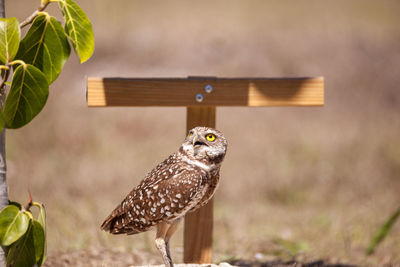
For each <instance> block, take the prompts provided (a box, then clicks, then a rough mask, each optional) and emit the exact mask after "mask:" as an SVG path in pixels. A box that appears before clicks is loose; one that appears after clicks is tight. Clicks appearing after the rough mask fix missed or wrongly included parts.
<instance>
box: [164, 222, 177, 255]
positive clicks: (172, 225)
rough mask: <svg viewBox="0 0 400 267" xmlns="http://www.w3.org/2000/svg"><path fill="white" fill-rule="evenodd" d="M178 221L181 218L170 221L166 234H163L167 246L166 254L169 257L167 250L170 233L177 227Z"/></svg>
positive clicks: (169, 253)
mask: <svg viewBox="0 0 400 267" xmlns="http://www.w3.org/2000/svg"><path fill="white" fill-rule="evenodd" d="M180 221H181V220H180V219H178V220H175V221H174V222H173V223H171V224H170V226H169V228H168V231H167V234H166V235H165V243H166V246H167V255H168V257H169V258H171V252H170V251H169V240H170V239H171V237H172V235H173V234H174V233H175V232H176V230H177V229H178V225H179V222H180Z"/></svg>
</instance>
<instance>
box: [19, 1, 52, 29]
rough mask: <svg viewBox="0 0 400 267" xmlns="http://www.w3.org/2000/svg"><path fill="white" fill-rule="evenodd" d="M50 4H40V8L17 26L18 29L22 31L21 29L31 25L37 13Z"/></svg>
mask: <svg viewBox="0 0 400 267" xmlns="http://www.w3.org/2000/svg"><path fill="white" fill-rule="evenodd" d="M49 4H50V2H47V3H45V4H43V3H42V4H41V5H40V7H39V8H38V9H37V10H35V12H33V13H32V15H30V16H29V17H28V18H26V20H24V21H23V22H21V23H20V24H19V27H20V28H21V29H22V28H23V27H25V26H27V25H29V24H31V23H32V21H33V20H34V19H35V18H36V16H37V15H38V13H39V12H41V11H43V10H45V8H46V7H47V6H48V5H49Z"/></svg>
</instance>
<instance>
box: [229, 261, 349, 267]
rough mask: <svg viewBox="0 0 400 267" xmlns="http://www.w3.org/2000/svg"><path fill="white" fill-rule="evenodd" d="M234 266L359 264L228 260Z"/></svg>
mask: <svg viewBox="0 0 400 267" xmlns="http://www.w3.org/2000/svg"><path fill="white" fill-rule="evenodd" d="M228 263H229V264H231V265H233V266H243V267H288V266H291V267H357V265H350V264H340V263H338V264H331V263H326V262H324V261H323V260H317V261H311V262H299V261H295V260H291V261H280V260H276V261H266V262H257V261H246V260H232V261H229V262H228Z"/></svg>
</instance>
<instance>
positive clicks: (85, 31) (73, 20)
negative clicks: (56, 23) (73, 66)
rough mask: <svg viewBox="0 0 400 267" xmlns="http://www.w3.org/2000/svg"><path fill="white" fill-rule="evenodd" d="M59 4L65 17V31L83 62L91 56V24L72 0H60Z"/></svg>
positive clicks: (92, 36)
mask: <svg viewBox="0 0 400 267" xmlns="http://www.w3.org/2000/svg"><path fill="white" fill-rule="evenodd" d="M59 4H60V8H61V10H62V13H63V15H64V19H65V32H66V33H67V35H68V37H69V39H70V40H71V42H72V46H73V47H74V49H75V52H76V53H77V54H78V56H79V58H80V61H81V63H83V62H85V61H86V60H88V59H89V58H90V57H91V56H92V54H93V51H94V34H93V29H92V24H91V23H90V20H89V19H88V17H87V16H86V14H85V13H84V12H83V10H82V9H81V8H80V7H79V6H78V5H77V4H76V3H75V2H74V1H72V0H60V1H59Z"/></svg>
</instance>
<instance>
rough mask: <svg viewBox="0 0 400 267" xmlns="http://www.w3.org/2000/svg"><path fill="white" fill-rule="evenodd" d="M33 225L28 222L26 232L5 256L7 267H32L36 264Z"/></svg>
mask: <svg viewBox="0 0 400 267" xmlns="http://www.w3.org/2000/svg"><path fill="white" fill-rule="evenodd" d="M33 225H34V223H33V222H32V221H31V220H30V223H29V228H28V231H26V234H25V235H23V236H22V237H21V238H20V239H19V240H18V241H17V242H15V243H14V244H12V246H11V247H10V249H9V251H8V254H7V266H15V267H32V266H33V265H34V264H35V263H36V253H35V244H34V234H33V233H34V230H33V228H34V226H33Z"/></svg>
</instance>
